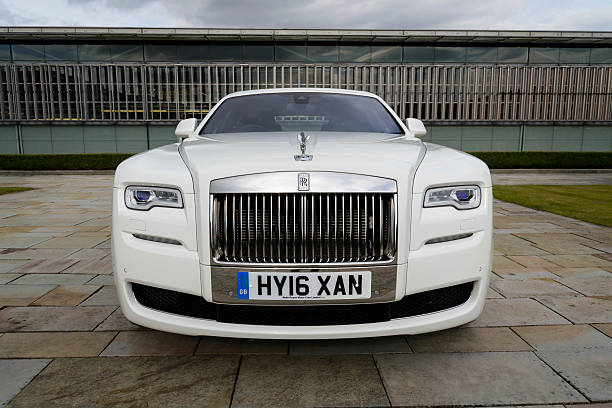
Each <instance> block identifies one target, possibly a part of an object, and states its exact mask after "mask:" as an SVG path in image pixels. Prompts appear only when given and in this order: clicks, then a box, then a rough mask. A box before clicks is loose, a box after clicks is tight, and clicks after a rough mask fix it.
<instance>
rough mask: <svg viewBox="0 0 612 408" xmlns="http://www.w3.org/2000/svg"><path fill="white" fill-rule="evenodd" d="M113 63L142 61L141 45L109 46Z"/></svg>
mask: <svg viewBox="0 0 612 408" xmlns="http://www.w3.org/2000/svg"><path fill="white" fill-rule="evenodd" d="M110 47H111V56H112V59H113V61H144V58H143V55H142V49H143V47H142V45H138V44H121V45H119V44H111V46H110Z"/></svg>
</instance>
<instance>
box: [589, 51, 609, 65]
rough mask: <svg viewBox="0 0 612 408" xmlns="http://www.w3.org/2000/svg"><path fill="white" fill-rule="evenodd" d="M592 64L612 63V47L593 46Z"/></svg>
mask: <svg viewBox="0 0 612 408" xmlns="http://www.w3.org/2000/svg"><path fill="white" fill-rule="evenodd" d="M591 64H612V48H591Z"/></svg>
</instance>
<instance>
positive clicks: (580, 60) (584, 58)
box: [559, 48, 591, 64]
mask: <svg viewBox="0 0 612 408" xmlns="http://www.w3.org/2000/svg"><path fill="white" fill-rule="evenodd" d="M590 51H591V49H590V48H561V49H560V50H559V62H561V63H562V64H588V63H589V53H590Z"/></svg>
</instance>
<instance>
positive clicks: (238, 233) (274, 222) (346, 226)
mask: <svg viewBox="0 0 612 408" xmlns="http://www.w3.org/2000/svg"><path fill="white" fill-rule="evenodd" d="M212 205H213V215H212V250H213V258H214V260H215V261H217V262H232V263H236V262H240V263H285V264H292V263H295V264H304V263H344V262H379V261H389V260H392V259H393V257H394V256H395V248H396V245H395V195H394V194H391V193H243V194H214V195H213V196H212Z"/></svg>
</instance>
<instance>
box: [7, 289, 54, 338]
mask: <svg viewBox="0 0 612 408" xmlns="http://www.w3.org/2000/svg"><path fill="white" fill-rule="evenodd" d="M55 286H56V285H10V284H9V285H0V305H4V306H28V305H29V304H30V303H32V302H34V301H35V300H36V299H38V298H39V297H41V296H43V295H44V294H45V293H47V292H49V291H51V290H53V289H54V288H55ZM0 313H2V311H0ZM1 324H2V322H1V321H0V325H1ZM0 331H1V330H0Z"/></svg>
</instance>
